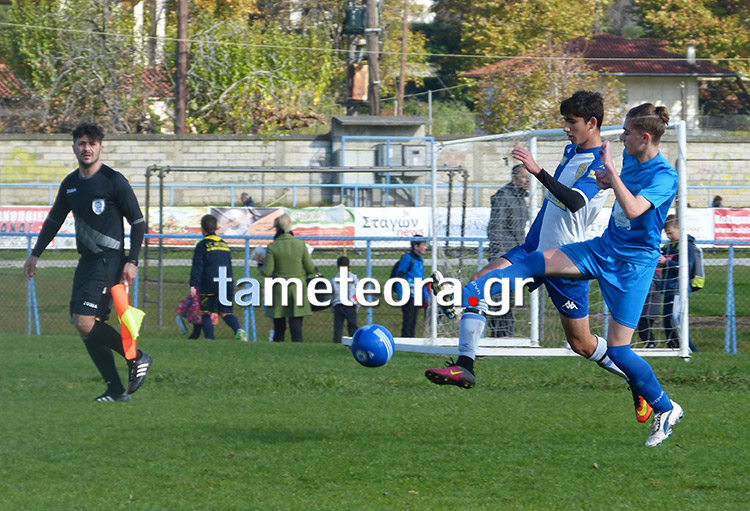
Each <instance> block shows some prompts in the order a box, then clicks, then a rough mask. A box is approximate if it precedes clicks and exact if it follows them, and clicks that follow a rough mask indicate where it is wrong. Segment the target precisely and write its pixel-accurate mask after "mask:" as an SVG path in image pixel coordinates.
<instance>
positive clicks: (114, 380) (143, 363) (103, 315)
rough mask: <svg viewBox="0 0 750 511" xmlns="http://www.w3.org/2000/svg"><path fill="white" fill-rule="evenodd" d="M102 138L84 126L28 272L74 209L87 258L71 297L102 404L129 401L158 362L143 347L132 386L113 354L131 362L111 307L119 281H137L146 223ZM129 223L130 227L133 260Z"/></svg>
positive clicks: (133, 366)
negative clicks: (74, 163) (100, 382)
mask: <svg viewBox="0 0 750 511" xmlns="http://www.w3.org/2000/svg"><path fill="white" fill-rule="evenodd" d="M103 138H104V132H103V131H102V129H101V128H100V127H99V126H97V125H96V124H91V123H82V124H79V125H78V126H77V127H76V128H75V129H74V130H73V152H74V153H75V155H76V159H77V160H78V168H77V169H76V170H74V171H73V172H71V173H70V174H68V175H67V176H66V177H65V179H63V181H62V183H61V184H60V189H59V190H58V192H57V198H56V199H55V203H54V204H53V205H52V209H51V210H50V212H49V214H48V215H47V218H46V219H45V220H44V225H43V226H42V230H41V232H40V233H39V237H38V238H37V241H36V245H35V246H34V249H33V250H32V251H31V255H30V256H29V258H28V259H27V260H26V262H25V263H24V267H23V270H24V274H25V275H26V278H28V279H30V278H32V277H33V276H34V274H35V273H36V264H37V261H38V260H39V256H40V255H41V254H42V252H43V251H44V249H45V248H46V247H47V245H49V243H50V242H51V241H52V239H53V238H54V237H55V235H56V234H57V232H58V231H59V230H60V227H61V226H62V224H63V222H64V221H65V218H66V217H67V215H68V213H69V212H70V211H72V212H73V218H74V219H75V231H76V248H77V249H78V253H79V254H80V259H79V260H78V266H77V267H76V272H75V276H74V277H73V293H72V296H71V298H70V316H71V323H73V325H74V326H75V327H76V329H77V330H78V333H79V335H80V336H81V339H83V343H84V344H85V345H86V349H87V350H88V352H89V355H90V356H91V359H92V360H93V361H94V365H95V366H96V368H97V369H98V370H99V373H101V375H102V378H104V381H105V382H106V383H107V390H106V391H105V392H104V394H102V395H101V396H99V397H97V398H96V399H95V401H103V402H108V401H110V402H111V401H130V394H132V393H133V392H135V391H136V390H138V388H139V387H140V386H141V384H143V380H144V379H145V377H146V372H147V371H148V368H149V366H150V365H151V357H150V356H149V355H148V354H147V353H144V352H143V351H141V350H138V351H137V353H136V357H135V359H134V360H132V361H128V366H129V367H128V388H127V389H126V388H125V387H124V386H123V384H122V381H121V380H120V376H119V374H118V373H117V367H116V366H115V361H114V356H113V355H112V352H113V351H116V352H117V353H119V354H120V355H122V356H123V358H124V357H125V352H124V351H123V347H122V339H121V337H120V333H119V332H118V331H117V330H115V329H114V328H113V327H112V326H111V325H109V324H107V323H105V321H106V320H107V318H108V317H109V311H110V308H111V305H112V296H111V294H110V288H111V287H112V286H113V285H115V284H117V283H120V282H122V283H127V284H128V285H129V284H130V283H131V282H132V281H133V279H134V278H135V276H136V266H137V265H138V254H139V252H140V250H141V243H142V242H143V235H144V233H145V232H146V223H145V221H144V219H143V215H142V214H141V208H140V206H139V205H138V200H137V199H136V197H135V194H134V193H133V189H132V188H131V187H130V183H128V181H127V179H125V177H124V176H123V175H122V174H120V173H119V172H117V171H116V170H113V169H112V168H110V167H108V166H107V165H104V164H103V163H102V162H101V161H100V160H99V157H100V155H101V152H102V147H103V146H102V140H103ZM123 218H125V219H126V220H127V221H128V223H129V224H130V252H129V253H128V254H127V255H126V254H125V249H124V243H123V242H124V238H125V233H124V228H123Z"/></svg>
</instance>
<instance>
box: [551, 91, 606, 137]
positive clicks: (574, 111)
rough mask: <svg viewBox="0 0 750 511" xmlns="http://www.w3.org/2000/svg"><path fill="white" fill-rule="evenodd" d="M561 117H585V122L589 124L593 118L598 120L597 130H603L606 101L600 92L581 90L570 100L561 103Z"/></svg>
mask: <svg viewBox="0 0 750 511" xmlns="http://www.w3.org/2000/svg"><path fill="white" fill-rule="evenodd" d="M560 115H562V116H566V115H575V116H576V117H583V120H584V121H586V122H589V119H591V118H592V117H593V118H594V119H596V129H598V130H600V129H601V128H602V121H603V120H604V99H603V98H602V95H601V94H599V93H598V92H594V91H589V90H579V91H576V92H575V93H573V95H572V96H570V97H569V98H568V99H566V100H565V101H563V102H562V103H560Z"/></svg>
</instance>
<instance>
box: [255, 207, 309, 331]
mask: <svg viewBox="0 0 750 511" xmlns="http://www.w3.org/2000/svg"><path fill="white" fill-rule="evenodd" d="M273 226H274V228H275V229H276V235H275V236H274V240H273V241H272V242H271V243H270V244H269V245H268V248H266V257H265V261H264V262H263V269H262V272H263V276H264V277H271V276H273V277H275V278H280V279H292V278H294V279H298V280H299V281H300V282H301V285H300V286H296V285H295V284H293V283H292V282H289V283H288V284H289V285H288V286H286V287H284V286H282V285H280V284H274V286H273V306H272V307H271V309H269V310H270V312H271V313H272V316H273V342H282V341H284V334H285V333H286V321H287V320H289V330H290V331H291V333H292V342H302V320H303V318H304V317H305V316H309V315H310V314H312V309H311V308H310V302H308V301H307V275H312V274H314V273H315V264H314V263H313V260H312V257H310V252H309V251H308V250H307V245H306V244H305V242H304V241H302V240H298V239H297V238H295V237H294V234H293V233H292V219H291V218H289V215H287V214H286V213H285V214H283V215H281V216H279V217H277V218H276V220H274V223H273ZM282 293H286V299H287V302H286V303H287V305H286V306H283V305H282ZM298 294H301V295H302V296H301V297H302V305H298V304H297V296H298Z"/></svg>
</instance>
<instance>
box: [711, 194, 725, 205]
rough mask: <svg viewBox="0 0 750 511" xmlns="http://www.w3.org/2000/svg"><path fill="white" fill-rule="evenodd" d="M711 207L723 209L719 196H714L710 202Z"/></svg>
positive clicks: (722, 202)
mask: <svg viewBox="0 0 750 511" xmlns="http://www.w3.org/2000/svg"><path fill="white" fill-rule="evenodd" d="M711 207H712V208H723V207H724V199H722V197H721V195H716V196H714V200H713V201H711Z"/></svg>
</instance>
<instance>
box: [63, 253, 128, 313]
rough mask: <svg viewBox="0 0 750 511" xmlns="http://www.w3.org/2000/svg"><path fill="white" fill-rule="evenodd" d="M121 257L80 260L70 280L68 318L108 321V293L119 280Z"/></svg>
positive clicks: (109, 299)
mask: <svg viewBox="0 0 750 511" xmlns="http://www.w3.org/2000/svg"><path fill="white" fill-rule="evenodd" d="M123 266H125V256H124V255H123V254H121V253H119V252H115V253H111V254H106V255H103V256H99V257H82V258H81V259H80V260H79V261H78V266H77V267H76V273H75V276H74V277H73V292H72V295H71V297H70V315H71V316H72V315H73V314H80V315H83V316H96V317H97V318H101V319H102V320H106V319H108V318H109V311H110V309H111V307H112V295H111V294H110V292H109V290H110V288H111V287H112V286H114V285H115V284H118V283H119V282H120V280H121V279H122V268H123Z"/></svg>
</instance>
